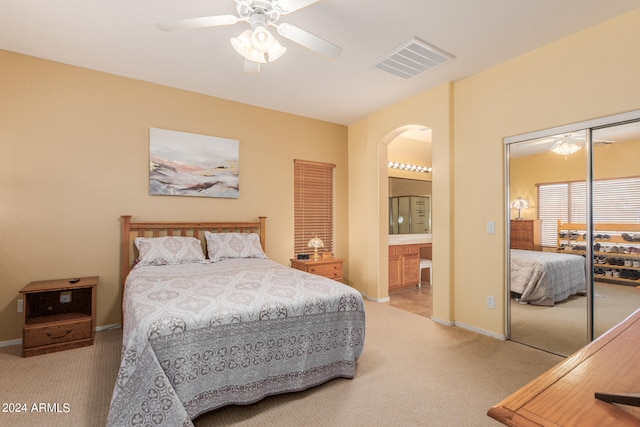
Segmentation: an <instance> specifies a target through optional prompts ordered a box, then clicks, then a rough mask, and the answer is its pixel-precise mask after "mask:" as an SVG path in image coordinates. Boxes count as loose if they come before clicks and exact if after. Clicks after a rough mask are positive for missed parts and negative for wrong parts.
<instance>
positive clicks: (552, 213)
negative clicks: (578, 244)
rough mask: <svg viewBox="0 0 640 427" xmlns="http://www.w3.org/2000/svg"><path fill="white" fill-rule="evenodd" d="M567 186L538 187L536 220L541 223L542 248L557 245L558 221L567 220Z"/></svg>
mask: <svg viewBox="0 0 640 427" xmlns="http://www.w3.org/2000/svg"><path fill="white" fill-rule="evenodd" d="M568 195H569V185H568V184H551V185H539V186H538V219H540V220H541V221H540V222H541V228H542V230H541V234H542V246H557V245H558V220H561V221H562V222H567V221H568V219H569V212H568V211H569V203H568V200H569V197H568Z"/></svg>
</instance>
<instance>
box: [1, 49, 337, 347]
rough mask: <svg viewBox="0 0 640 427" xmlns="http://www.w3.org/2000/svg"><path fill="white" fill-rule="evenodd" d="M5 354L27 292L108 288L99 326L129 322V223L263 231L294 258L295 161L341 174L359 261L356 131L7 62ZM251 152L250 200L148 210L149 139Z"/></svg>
mask: <svg viewBox="0 0 640 427" xmlns="http://www.w3.org/2000/svg"><path fill="white" fill-rule="evenodd" d="M0 64H2V66H0V93H2V96H1V97H0V118H2V120H0V121H1V122H2V125H1V126H0V153H2V155H1V156H0V177H1V185H0V241H1V242H2V243H1V246H0V325H2V326H1V327H0V341H6V340H12V339H17V338H19V337H20V336H21V320H22V318H21V314H19V313H17V308H16V306H17V304H16V300H17V299H18V297H19V293H18V291H19V289H21V288H22V287H23V286H25V285H26V284H27V283H29V282H30V281H32V280H44V279H51V278H64V277H75V276H88V275H99V276H100V284H99V286H98V312H97V323H98V325H109V324H116V323H119V322H120V289H119V285H118V262H119V258H118V254H119V246H118V245H119V238H120V236H119V217H120V215H123V214H131V215H133V216H134V220H135V219H136V218H137V219H141V220H145V219H146V220H150V219H151V220H185V221H189V220H199V221H205V220H212V221H213V220H225V221H226V220H243V221H245V220H254V219H256V218H257V217H258V216H260V215H263V216H267V217H268V219H267V254H268V255H269V256H270V257H271V258H272V259H274V260H275V261H277V262H280V263H283V264H284V263H288V260H289V258H290V257H291V256H292V255H293V180H292V176H293V159H294V158H301V159H307V160H316V161H322V162H330V163H335V164H336V165H337V168H336V178H337V183H336V184H337V185H336V188H337V199H336V206H337V212H336V218H337V230H336V231H337V249H336V255H337V256H341V257H345V258H346V257H347V255H348V241H347V237H348V223H347V216H348V203H347V197H348V194H347V176H348V171H347V128H346V127H345V126H341V125H336V124H331V123H327V122H321V121H317V120H311V119H307V118H302V117H299V116H294V115H290V114H284V113H279V112H276V111H271V110H265V109H261V108H257V107H252V106H248V105H243V104H239V103H234V102H229V101H225V100H221V99H216V98H212V97H208V96H203V95H198V94H195V93H190V92H185V91H180V90H176V89H170V88H167V87H162V86H157V85H153V84H149V83H145V82H141V81H136V80H131V79H126V78H122V77H117V76H113V75H109V74H105V73H99V72H95V71H89V70H86V69H81V68H76V67H71V66H67V65H63V64H59V63H53V62H48V61H45V60H41V59H37V58H33V57H28V56H23V55H18V54H14V53H10V52H6V51H0ZM150 127H158V128H165V129H173V130H179V131H184V132H192V133H198V134H203V135H213V136H219V137H223V138H232V139H238V140H239V141H240V198H239V199H212V198H197V197H169V196H149V195H148V193H149V191H148V181H149V128H150Z"/></svg>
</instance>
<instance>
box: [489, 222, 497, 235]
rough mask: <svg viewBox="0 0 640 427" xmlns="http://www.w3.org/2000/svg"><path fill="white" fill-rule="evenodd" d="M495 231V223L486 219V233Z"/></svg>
mask: <svg viewBox="0 0 640 427" xmlns="http://www.w3.org/2000/svg"><path fill="white" fill-rule="evenodd" d="M495 232H496V223H495V222H494V221H487V233H489V234H495Z"/></svg>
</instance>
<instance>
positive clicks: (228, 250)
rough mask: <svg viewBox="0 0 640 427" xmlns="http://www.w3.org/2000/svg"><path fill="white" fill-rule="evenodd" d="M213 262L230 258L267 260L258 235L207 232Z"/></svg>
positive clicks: (208, 247)
mask: <svg viewBox="0 0 640 427" xmlns="http://www.w3.org/2000/svg"><path fill="white" fill-rule="evenodd" d="M204 237H205V239H206V240H207V252H208V254H209V260H210V261H211V262H218V261H221V260H223V259H229V258H267V256H266V255H265V253H264V251H263V250H262V246H260V236H258V235H257V234H256V233H210V232H208V231H205V233H204Z"/></svg>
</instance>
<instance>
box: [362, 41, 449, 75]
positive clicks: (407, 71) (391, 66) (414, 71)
mask: <svg viewBox="0 0 640 427" xmlns="http://www.w3.org/2000/svg"><path fill="white" fill-rule="evenodd" d="M453 59H455V57H454V56H453V55H450V54H448V53H446V52H444V51H442V50H440V49H438V48H437V47H434V46H431V45H430V44H428V43H425V42H423V41H422V40H418V39H417V38H412V39H411V40H409V41H408V42H406V43H405V44H403V45H402V46H400V47H399V48H397V49H396V50H394V51H393V52H391V53H389V54H387V55H385V56H384V57H383V58H381V59H379V60H378V61H376V63H375V64H373V67H374V68H377V69H378V70H382V71H386V72H387V73H391V74H393V75H394V76H397V77H400V78H403V79H407V80H408V79H411V78H413V77H416V76H417V75H420V74H422V73H424V72H425V71H428V70H430V69H432V68H434V67H437V66H439V65H442V64H444V63H446V62H448V61H451V60H453Z"/></svg>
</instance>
